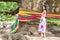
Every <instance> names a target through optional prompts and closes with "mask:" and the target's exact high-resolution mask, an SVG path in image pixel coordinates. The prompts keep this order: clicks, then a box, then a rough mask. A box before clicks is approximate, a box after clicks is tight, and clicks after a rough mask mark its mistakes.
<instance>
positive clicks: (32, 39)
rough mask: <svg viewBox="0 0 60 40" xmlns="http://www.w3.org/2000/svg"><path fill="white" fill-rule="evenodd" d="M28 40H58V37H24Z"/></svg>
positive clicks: (59, 39)
mask: <svg viewBox="0 0 60 40" xmlns="http://www.w3.org/2000/svg"><path fill="white" fill-rule="evenodd" d="M25 36H26V37H27V38H28V39H29V40H60V38H59V37H45V38H43V37H39V36H38V37H33V36H28V35H25Z"/></svg>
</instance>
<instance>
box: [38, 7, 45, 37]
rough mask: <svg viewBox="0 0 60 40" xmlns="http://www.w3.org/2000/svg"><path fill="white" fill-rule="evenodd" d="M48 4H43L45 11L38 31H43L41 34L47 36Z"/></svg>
mask: <svg viewBox="0 0 60 40" xmlns="http://www.w3.org/2000/svg"><path fill="white" fill-rule="evenodd" d="M45 17H46V6H43V12H42V14H41V19H40V24H39V28H38V31H39V32H41V36H42V37H45V33H46V18H45Z"/></svg>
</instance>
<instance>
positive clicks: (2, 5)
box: [0, 2, 18, 13]
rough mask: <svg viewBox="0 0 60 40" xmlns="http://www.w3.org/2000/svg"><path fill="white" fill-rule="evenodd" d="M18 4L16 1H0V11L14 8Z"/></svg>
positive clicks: (8, 10)
mask: <svg viewBox="0 0 60 40" xmlns="http://www.w3.org/2000/svg"><path fill="white" fill-rule="evenodd" d="M17 8H18V4H17V3H16V2H0V13H4V12H10V11H13V10H16V9H17Z"/></svg>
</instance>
